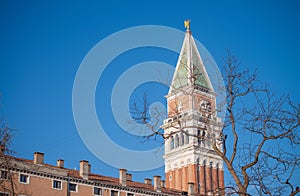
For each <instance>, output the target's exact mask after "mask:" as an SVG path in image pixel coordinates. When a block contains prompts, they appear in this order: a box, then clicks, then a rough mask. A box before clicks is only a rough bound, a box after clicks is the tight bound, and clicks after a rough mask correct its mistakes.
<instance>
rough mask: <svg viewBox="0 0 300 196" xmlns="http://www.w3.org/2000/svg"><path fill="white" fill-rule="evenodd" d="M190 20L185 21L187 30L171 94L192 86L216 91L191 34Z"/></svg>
mask: <svg viewBox="0 0 300 196" xmlns="http://www.w3.org/2000/svg"><path fill="white" fill-rule="evenodd" d="M190 22H191V21H190V20H185V21H184V26H185V28H186V30H187V31H186V33H185V38H184V41H183V44H182V48H181V51H180V55H179V58H178V61H177V65H176V69H175V73H174V76H173V80H172V83H171V87H170V89H169V95H171V94H174V93H176V92H179V91H182V90H183V88H187V87H192V88H193V89H198V90H200V91H202V92H205V93H210V94H213V93H214V90H213V87H212V84H211V81H210V79H209V77H208V74H207V72H206V69H205V66H204V63H203V61H202V58H201V55H200V53H199V51H198V48H197V46H196V43H195V40H194V38H193V36H192V34H191V30H190Z"/></svg>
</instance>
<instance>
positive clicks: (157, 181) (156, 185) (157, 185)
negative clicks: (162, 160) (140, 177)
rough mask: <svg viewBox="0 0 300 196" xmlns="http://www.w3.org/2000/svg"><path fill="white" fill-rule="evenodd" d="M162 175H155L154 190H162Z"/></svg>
mask: <svg viewBox="0 0 300 196" xmlns="http://www.w3.org/2000/svg"><path fill="white" fill-rule="evenodd" d="M160 179H161V176H154V190H155V191H158V192H160V191H161V182H160Z"/></svg>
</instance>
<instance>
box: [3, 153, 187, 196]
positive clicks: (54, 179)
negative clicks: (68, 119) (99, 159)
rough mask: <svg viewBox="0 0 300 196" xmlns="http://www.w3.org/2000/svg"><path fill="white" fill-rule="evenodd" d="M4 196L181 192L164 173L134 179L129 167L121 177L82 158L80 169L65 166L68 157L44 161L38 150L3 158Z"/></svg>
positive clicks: (121, 195) (163, 195)
mask: <svg viewBox="0 0 300 196" xmlns="http://www.w3.org/2000/svg"><path fill="white" fill-rule="evenodd" d="M0 163H1V175H0V177H1V179H0V182H1V183H0V196H12V195H15V196H98V195H101V196H147V195H156V196H172V195H182V192H181V191H178V190H175V189H168V188H166V187H165V181H164V180H161V177H160V176H154V177H153V181H152V180H151V179H149V178H145V182H144V183H142V182H134V181H132V175H131V174H128V173H127V171H126V170H125V169H120V170H119V178H113V177H108V176H102V175H99V174H93V173H91V165H90V164H89V162H88V161H85V160H82V161H80V163H79V170H74V169H68V168H65V167H64V160H61V159H60V160H57V165H49V164H46V163H44V154H43V153H40V152H36V153H34V158H33V160H27V159H21V158H16V157H10V156H5V157H2V158H1V159H0Z"/></svg>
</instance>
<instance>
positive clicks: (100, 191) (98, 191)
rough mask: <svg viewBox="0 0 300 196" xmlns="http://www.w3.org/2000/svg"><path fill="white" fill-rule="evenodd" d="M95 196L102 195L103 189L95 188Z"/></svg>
mask: <svg viewBox="0 0 300 196" xmlns="http://www.w3.org/2000/svg"><path fill="white" fill-rule="evenodd" d="M94 195H102V189H101V188H99V187H94Z"/></svg>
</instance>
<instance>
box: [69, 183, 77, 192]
mask: <svg viewBox="0 0 300 196" xmlns="http://www.w3.org/2000/svg"><path fill="white" fill-rule="evenodd" d="M70 184H75V185H76V190H75V191H73V190H70ZM68 191H71V192H78V184H76V183H73V182H69V184H68Z"/></svg>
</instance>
